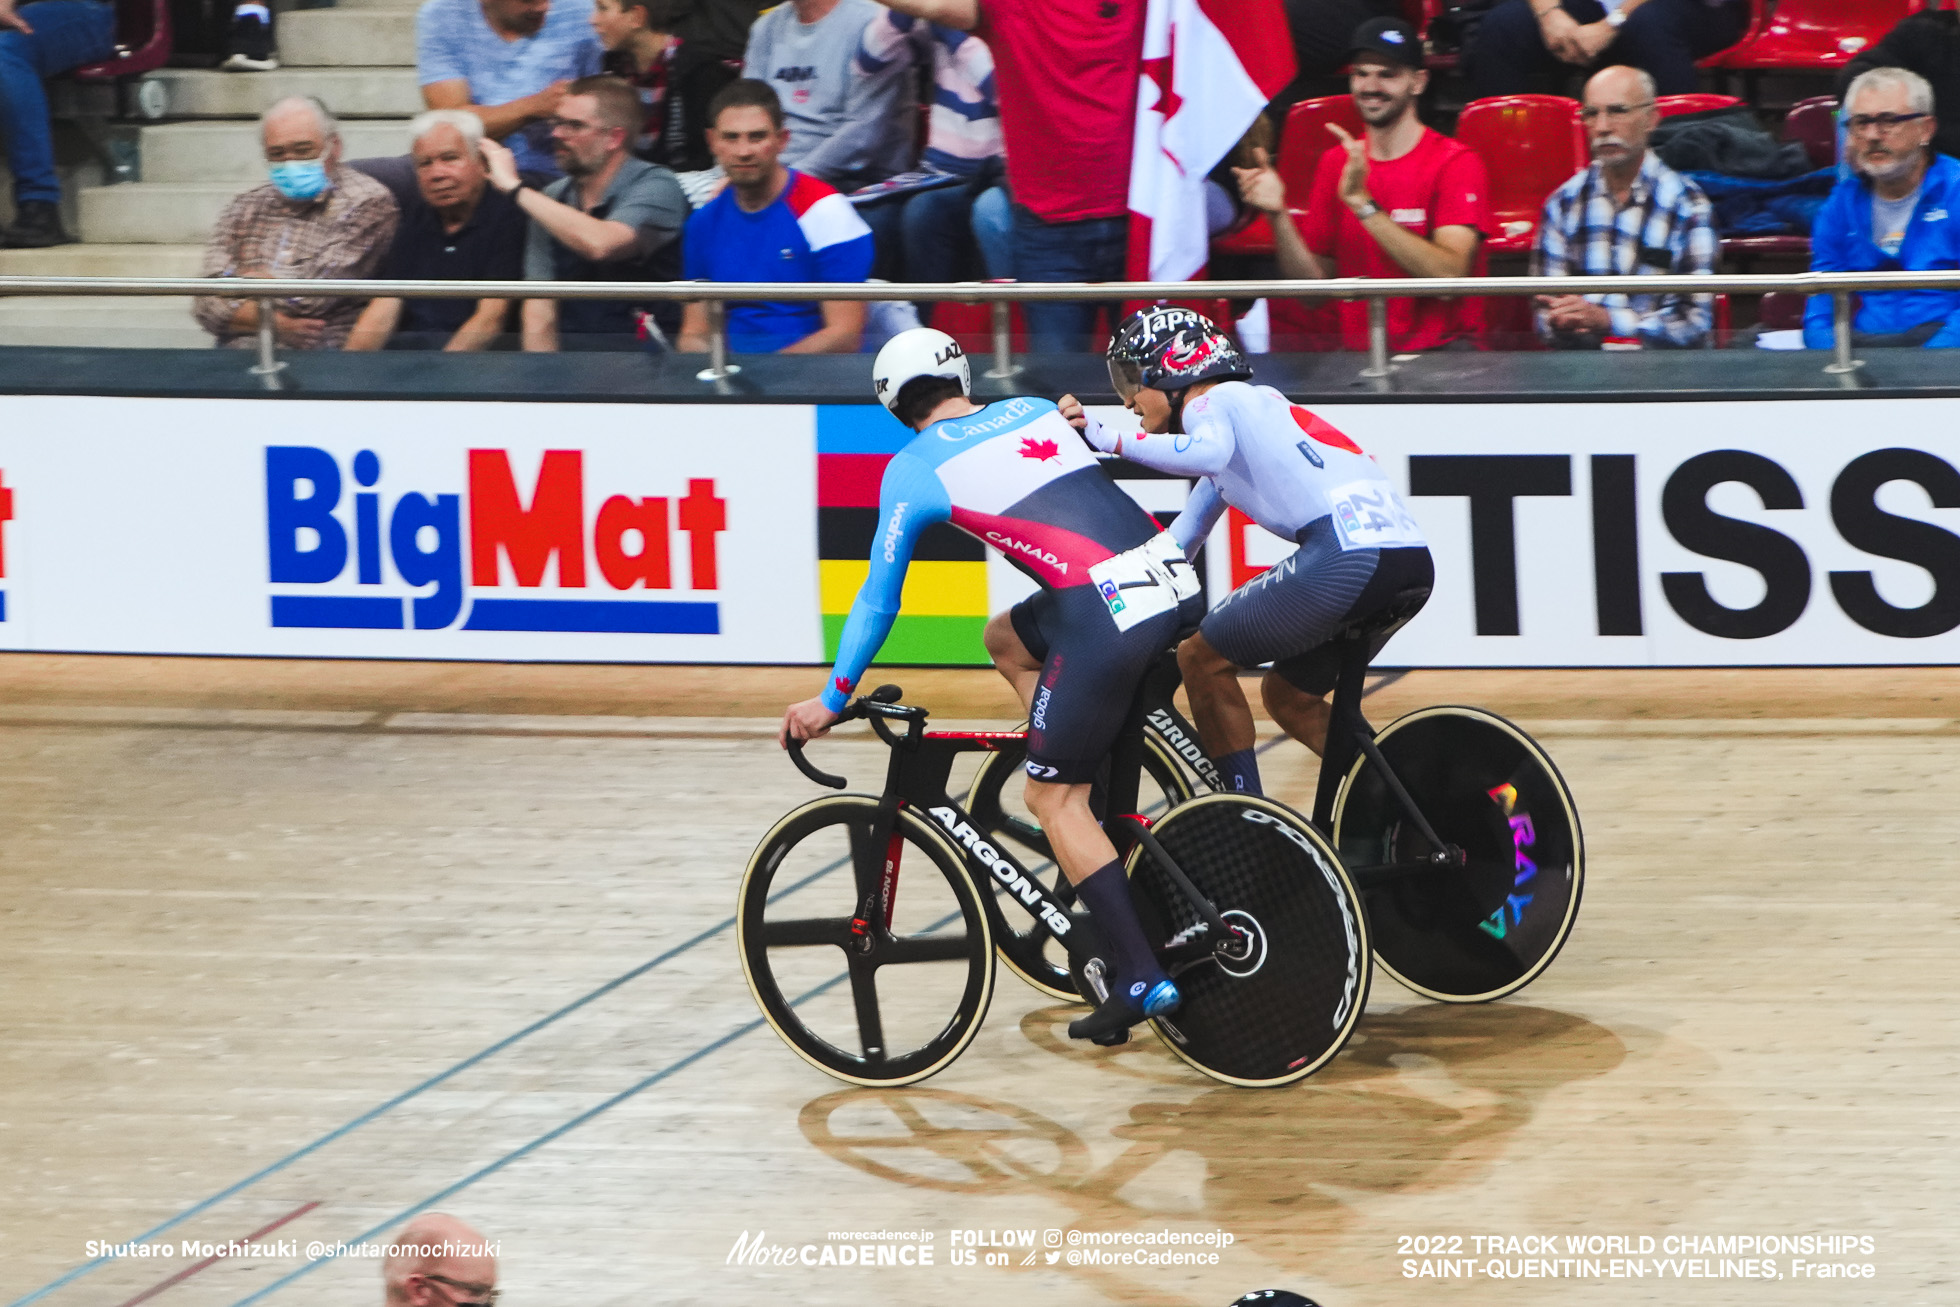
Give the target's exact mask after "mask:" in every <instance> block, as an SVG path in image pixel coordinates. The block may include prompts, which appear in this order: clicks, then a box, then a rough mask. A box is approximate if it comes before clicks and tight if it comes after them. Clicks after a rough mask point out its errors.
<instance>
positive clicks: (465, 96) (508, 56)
mask: <svg viewBox="0 0 1960 1307" xmlns="http://www.w3.org/2000/svg"><path fill="white" fill-rule="evenodd" d="M591 20H592V0H427V3H425V4H424V5H423V6H422V8H421V9H420V10H419V11H417V13H416V15H415V64H416V76H417V78H418V80H419V81H420V82H421V84H422V102H423V103H424V104H425V105H427V106H428V107H429V108H431V109H467V110H469V111H470V112H471V113H473V114H475V115H476V116H477V117H479V118H481V119H482V120H483V134H484V135H485V136H488V137H489V138H490V139H491V140H493V141H502V142H503V143H504V144H505V145H506V146H508V147H509V148H510V151H511V153H512V154H514V155H516V156H517V167H518V170H519V171H520V172H522V173H524V174H526V175H527V176H529V177H533V178H536V179H538V180H540V181H548V180H550V179H552V178H555V177H557V176H558V175H559V172H558V165H557V163H555V162H554V161H553V160H552V153H551V120H552V119H553V118H554V117H555V116H556V115H557V113H558V101H559V100H560V99H561V98H562V97H563V96H564V94H565V87H566V86H567V85H568V84H570V83H571V82H573V81H576V80H577V79H579V78H581V77H589V76H591V75H592V74H594V73H596V72H598V71H599V64H600V61H601V60H602V59H603V58H604V56H605V50H604V48H603V47H601V46H600V44H599V38H598V37H597V36H594V35H593V33H592V21H591Z"/></svg>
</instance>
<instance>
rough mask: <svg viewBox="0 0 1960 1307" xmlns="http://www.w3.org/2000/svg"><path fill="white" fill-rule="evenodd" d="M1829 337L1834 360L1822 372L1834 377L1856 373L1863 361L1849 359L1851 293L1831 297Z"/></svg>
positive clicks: (1836, 294)
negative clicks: (1833, 351) (1834, 355)
mask: <svg viewBox="0 0 1960 1307" xmlns="http://www.w3.org/2000/svg"><path fill="white" fill-rule="evenodd" d="M1831 337H1832V341H1831V343H1832V345H1833V347H1834V350H1835V353H1836V360H1835V361H1834V362H1831V363H1827V364H1825V365H1824V371H1826V372H1828V373H1830V374H1831V375H1832V376H1834V377H1841V376H1844V375H1846V374H1848V373H1852V372H1856V371H1857V370H1858V369H1859V368H1862V367H1864V366H1865V363H1864V360H1863V359H1854V358H1852V357H1851V292H1850V291H1846V290H1841V291H1837V292H1835V293H1833V294H1832V296H1831Z"/></svg>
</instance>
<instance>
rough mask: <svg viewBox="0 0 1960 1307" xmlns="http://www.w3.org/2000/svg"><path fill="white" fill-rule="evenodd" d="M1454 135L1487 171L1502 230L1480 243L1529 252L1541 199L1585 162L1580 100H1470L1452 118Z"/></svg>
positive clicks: (1491, 248)
mask: <svg viewBox="0 0 1960 1307" xmlns="http://www.w3.org/2000/svg"><path fill="white" fill-rule="evenodd" d="M1456 139H1457V140H1459V141H1461V142H1463V143H1464V144H1465V145H1467V146H1469V147H1470V148H1471V149H1473V150H1475V151H1476V152H1477V153H1478V154H1479V155H1481V156H1482V157H1483V160H1484V167H1485V168H1486V169H1488V170H1489V172H1490V191H1491V194H1490V209H1491V217H1492V218H1493V219H1494V220H1495V221H1496V222H1497V224H1498V228H1499V230H1500V232H1501V233H1502V234H1501V235H1496V236H1493V237H1492V238H1491V239H1490V240H1488V241H1486V242H1485V243H1484V248H1485V249H1486V250H1489V251H1491V252H1492V253H1499V254H1502V253H1514V252H1517V251H1520V250H1529V249H1530V248H1531V246H1532V242H1533V238H1534V237H1535V235H1536V234H1537V230H1538V218H1539V215H1540V214H1541V213H1543V212H1544V208H1545V197H1546V196H1548V195H1550V194H1551V193H1552V192H1553V191H1555V190H1557V189H1558V188H1559V187H1560V186H1562V185H1563V184H1564V183H1565V181H1566V179H1567V178H1569V177H1571V176H1572V174H1573V173H1575V172H1578V171H1579V170H1580V169H1582V168H1584V167H1586V166H1587V163H1588V162H1589V155H1588V151H1587V149H1586V137H1585V133H1584V132H1583V131H1581V130H1580V128H1579V103H1578V101H1576V100H1568V99H1566V98H1565V97H1563V96H1557V95H1498V96H1492V97H1491V98H1489V99H1487V100H1473V101H1471V102H1470V103H1469V104H1468V105H1466V106H1464V109H1463V113H1462V114H1461V116H1459V117H1458V118H1457V120H1456Z"/></svg>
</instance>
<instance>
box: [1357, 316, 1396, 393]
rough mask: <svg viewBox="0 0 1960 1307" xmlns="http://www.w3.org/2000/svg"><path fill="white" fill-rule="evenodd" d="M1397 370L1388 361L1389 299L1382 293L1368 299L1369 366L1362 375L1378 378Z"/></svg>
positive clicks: (1372, 378) (1373, 378)
mask: <svg viewBox="0 0 1960 1307" xmlns="http://www.w3.org/2000/svg"><path fill="white" fill-rule="evenodd" d="M1393 371H1395V368H1394V366H1393V365H1391V364H1390V363H1389V361H1388V300H1387V299H1385V298H1383V297H1382V296H1380V295H1375V296H1371V297H1370V298H1369V300H1368V366H1367V367H1365V368H1363V369H1361V375H1362V376H1364V377H1367V378H1369V379H1370V380H1378V379H1380V378H1382V377H1385V376H1387V375H1388V374H1389V373H1391V372H1393Z"/></svg>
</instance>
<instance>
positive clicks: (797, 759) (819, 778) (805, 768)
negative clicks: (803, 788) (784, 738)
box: [789, 740, 848, 790]
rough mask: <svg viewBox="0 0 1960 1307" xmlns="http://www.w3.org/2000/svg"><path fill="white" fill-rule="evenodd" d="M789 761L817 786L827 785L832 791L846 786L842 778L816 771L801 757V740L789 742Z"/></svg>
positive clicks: (807, 760)
mask: <svg viewBox="0 0 1960 1307" xmlns="http://www.w3.org/2000/svg"><path fill="white" fill-rule="evenodd" d="M789 760H790V761H791V762H793V763H795V764H796V770H798V771H800V772H802V773H803V774H804V775H805V776H808V777H809V778H810V779H811V780H813V781H815V782H816V783H817V784H819V785H828V786H829V787H830V788H831V789H833V790H841V789H843V788H844V786H845V785H846V784H848V782H847V781H845V779H844V778H843V777H842V776H832V775H831V774H830V773H829V772H825V771H818V770H817V769H816V768H815V767H814V766H812V765H811V764H810V761H809V759H807V758H805V757H804V756H803V741H802V740H791V741H790V742H789Z"/></svg>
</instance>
